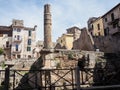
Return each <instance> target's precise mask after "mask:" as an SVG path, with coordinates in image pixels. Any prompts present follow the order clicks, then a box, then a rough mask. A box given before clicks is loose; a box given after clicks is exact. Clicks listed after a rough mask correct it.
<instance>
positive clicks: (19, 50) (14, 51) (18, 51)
mask: <svg viewBox="0 0 120 90" xmlns="http://www.w3.org/2000/svg"><path fill="white" fill-rule="evenodd" d="M12 52H13V53H21V49H18V50H16V49H14V50H13V51H12Z"/></svg>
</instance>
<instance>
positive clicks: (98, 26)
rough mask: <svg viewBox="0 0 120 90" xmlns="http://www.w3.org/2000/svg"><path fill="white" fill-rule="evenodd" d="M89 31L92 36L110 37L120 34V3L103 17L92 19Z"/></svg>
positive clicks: (89, 23) (89, 22)
mask: <svg viewBox="0 0 120 90" xmlns="http://www.w3.org/2000/svg"><path fill="white" fill-rule="evenodd" d="M88 30H89V32H90V33H91V35H92V36H108V35H113V34H116V33H118V32H120V3H119V4H117V5H116V6H115V7H113V8H112V9H111V10H109V11H108V12H107V13H105V14H104V15H103V16H101V17H98V18H95V17H92V18H90V19H89V20H88Z"/></svg>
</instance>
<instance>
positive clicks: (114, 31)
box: [109, 27, 120, 35]
mask: <svg viewBox="0 0 120 90" xmlns="http://www.w3.org/2000/svg"><path fill="white" fill-rule="evenodd" d="M109 33H110V34H111V35H113V34H115V33H120V27H117V28H115V29H111V30H110V31H109Z"/></svg>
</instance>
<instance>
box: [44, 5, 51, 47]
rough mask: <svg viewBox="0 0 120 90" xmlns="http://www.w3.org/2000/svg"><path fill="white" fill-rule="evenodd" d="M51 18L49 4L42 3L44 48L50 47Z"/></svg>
mask: <svg viewBox="0 0 120 90" xmlns="http://www.w3.org/2000/svg"><path fill="white" fill-rule="evenodd" d="M51 31H52V20H51V12H50V5H49V4H46V5H44V47H45V49H51V48H52V36H51Z"/></svg>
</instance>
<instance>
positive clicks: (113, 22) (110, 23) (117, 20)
mask: <svg viewBox="0 0 120 90" xmlns="http://www.w3.org/2000/svg"><path fill="white" fill-rule="evenodd" d="M119 21H120V18H116V19H114V20H113V21H111V22H108V25H112V24H115V23H118V22H119Z"/></svg>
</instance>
